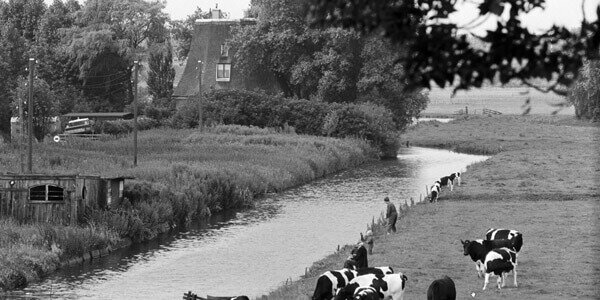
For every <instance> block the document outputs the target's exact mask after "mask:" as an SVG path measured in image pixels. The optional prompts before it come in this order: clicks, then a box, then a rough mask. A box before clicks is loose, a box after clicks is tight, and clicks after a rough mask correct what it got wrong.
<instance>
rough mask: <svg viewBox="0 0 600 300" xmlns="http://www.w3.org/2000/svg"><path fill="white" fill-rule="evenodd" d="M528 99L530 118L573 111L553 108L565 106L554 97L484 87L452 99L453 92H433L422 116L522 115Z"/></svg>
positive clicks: (524, 88) (560, 99)
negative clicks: (466, 113) (460, 113)
mask: <svg viewBox="0 0 600 300" xmlns="http://www.w3.org/2000/svg"><path fill="white" fill-rule="evenodd" d="M527 99H530V107H531V110H530V112H529V113H530V114H533V115H550V114H551V113H553V112H554V111H557V114H559V115H569V116H572V115H574V112H575V109H574V108H573V107H572V106H571V107H566V108H562V109H559V107H557V106H555V105H556V104H560V103H564V102H565V101H566V100H565V98H564V97H561V96H558V95H556V94H553V93H542V92H538V91H536V90H534V89H531V88H529V89H528V88H526V87H507V88H501V87H487V88H484V89H472V90H469V91H459V92H457V93H456V95H455V96H454V97H452V90H450V89H439V88H433V89H432V90H431V91H430V92H429V105H427V108H426V109H425V110H424V111H423V112H422V113H421V114H422V115H429V114H448V113H453V112H457V111H458V110H463V111H464V110H465V107H468V111H469V113H470V114H481V113H482V111H483V109H484V108H487V109H492V110H495V111H499V112H501V113H502V114H508V115H520V114H522V113H523V110H524V108H525V107H526V106H524V104H525V101H526V100H527Z"/></svg>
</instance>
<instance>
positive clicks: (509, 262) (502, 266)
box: [483, 248, 517, 290]
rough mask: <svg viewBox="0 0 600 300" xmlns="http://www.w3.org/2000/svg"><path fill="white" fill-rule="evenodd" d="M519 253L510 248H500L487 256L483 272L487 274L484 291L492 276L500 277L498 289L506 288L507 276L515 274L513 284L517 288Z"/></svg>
mask: <svg viewBox="0 0 600 300" xmlns="http://www.w3.org/2000/svg"><path fill="white" fill-rule="evenodd" d="M516 266H517V253H516V252H515V251H513V250H511V249H509V248H500V249H494V250H492V251H490V252H489V253H488V254H487V255H486V256H485V261H484V262H483V271H484V272H485V281H484V283H483V289H484V290H485V288H486V287H487V285H488V283H489V282H490V276H494V275H496V276H498V281H497V283H498V289H501V288H502V287H504V286H506V275H507V274H508V272H510V271H512V272H513V284H514V286H515V287H517V269H516Z"/></svg>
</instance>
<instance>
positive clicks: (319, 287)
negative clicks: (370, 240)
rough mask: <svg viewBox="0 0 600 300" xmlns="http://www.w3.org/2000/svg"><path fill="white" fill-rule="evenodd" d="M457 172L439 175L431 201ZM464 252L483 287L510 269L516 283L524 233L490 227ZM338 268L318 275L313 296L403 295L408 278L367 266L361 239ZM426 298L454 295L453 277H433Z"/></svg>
mask: <svg viewBox="0 0 600 300" xmlns="http://www.w3.org/2000/svg"><path fill="white" fill-rule="evenodd" d="M460 175H461V174H460V172H456V173H452V174H451V175H449V176H445V177H442V178H440V180H438V181H436V182H435V183H434V185H433V186H432V188H431V193H430V200H429V201H430V202H437V200H438V198H439V195H440V191H441V188H442V187H445V186H449V187H450V190H451V191H452V190H453V188H454V187H453V186H454V182H455V181H456V182H457V183H458V185H459V186H460V184H461V178H460ZM461 243H462V245H463V254H464V255H465V256H470V257H471V259H472V260H473V261H474V262H475V268H476V270H477V276H478V277H479V278H481V277H484V284H483V290H485V289H486V287H487V285H488V283H489V279H490V277H491V276H497V277H498V280H497V285H498V289H501V288H502V287H504V286H506V276H507V274H508V273H510V272H511V271H512V272H513V284H514V286H515V287H516V286H517V270H516V266H517V253H518V252H519V251H520V250H521V247H522V246H523V236H522V234H521V233H520V232H518V231H516V230H511V229H494V228H491V229H489V230H488V231H487V232H486V235H485V239H476V240H472V241H470V240H465V241H462V240H461ZM349 260H350V261H352V263H348V261H346V262H345V263H344V267H343V268H342V269H341V270H335V271H327V272H325V273H323V274H322V275H321V276H319V278H318V279H317V284H316V287H315V291H314V293H313V296H312V299H313V300H331V299H335V300H345V299H353V300H379V299H385V300H387V299H392V300H401V299H403V298H404V291H405V287H406V282H407V280H408V278H407V277H406V275H404V274H403V273H401V272H398V273H394V270H393V269H392V267H389V266H386V267H369V266H368V260H367V250H366V249H365V246H364V244H363V243H362V242H359V243H358V244H357V246H356V247H355V248H354V249H353V250H352V253H351V257H350V258H349ZM427 299H428V300H442V299H445V300H451V299H456V287H455V284H454V281H453V280H452V279H451V278H450V277H448V276H444V277H443V278H440V279H437V280H434V281H433V282H432V283H431V284H430V285H429V288H428V290H427Z"/></svg>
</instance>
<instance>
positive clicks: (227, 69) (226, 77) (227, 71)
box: [215, 63, 231, 82]
mask: <svg viewBox="0 0 600 300" xmlns="http://www.w3.org/2000/svg"><path fill="white" fill-rule="evenodd" d="M219 67H222V68H223V69H222V72H221V73H222V74H223V75H222V76H219ZM215 78H216V80H217V81H225V82H229V81H231V64H230V63H217V67H216V72H215Z"/></svg>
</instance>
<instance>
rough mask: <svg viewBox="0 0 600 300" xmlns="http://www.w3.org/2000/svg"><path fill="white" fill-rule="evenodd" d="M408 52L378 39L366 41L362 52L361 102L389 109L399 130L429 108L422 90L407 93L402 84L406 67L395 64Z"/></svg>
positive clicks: (359, 87) (359, 83) (371, 38)
mask: <svg viewBox="0 0 600 300" xmlns="http://www.w3.org/2000/svg"><path fill="white" fill-rule="evenodd" d="M406 51H407V50H406V49H405V48H404V47H401V46H399V45H396V44H392V43H391V42H389V41H387V40H384V39H381V38H380V37H379V36H368V37H366V38H365V42H364V47H363V49H362V53H361V59H362V61H363V68H362V69H361V75H360V81H359V82H358V91H359V93H360V98H361V100H362V101H366V102H373V103H376V104H379V105H383V106H385V107H387V108H389V109H390V110H391V111H392V112H393V119H394V122H395V123H396V125H397V127H398V129H399V130H404V129H405V128H406V126H408V125H410V124H411V123H412V118H413V117H415V116H418V115H419V113H420V112H421V111H422V110H423V109H425V108H426V106H427V96H425V94H423V93H421V90H420V89H417V90H415V91H406V89H405V87H406V84H405V82H404V81H403V79H402V78H403V77H404V72H405V71H404V67H403V65H401V64H397V63H394V62H395V61H396V60H397V59H398V58H399V57H400V56H402V55H403V53H404V52H406Z"/></svg>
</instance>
